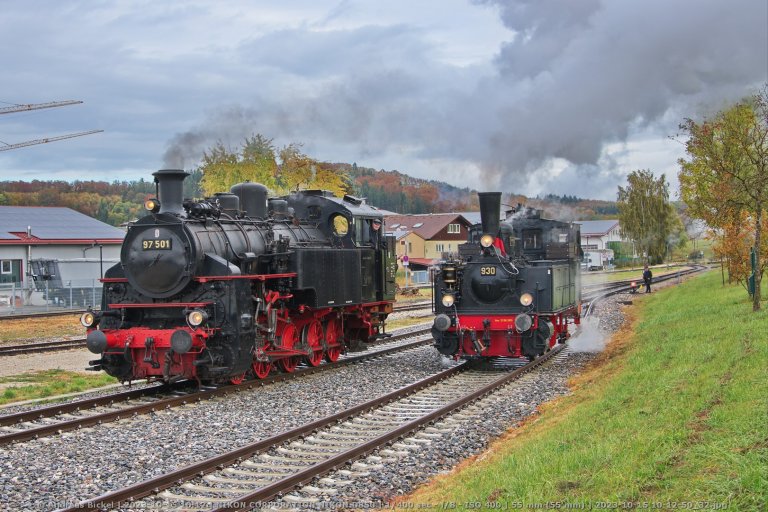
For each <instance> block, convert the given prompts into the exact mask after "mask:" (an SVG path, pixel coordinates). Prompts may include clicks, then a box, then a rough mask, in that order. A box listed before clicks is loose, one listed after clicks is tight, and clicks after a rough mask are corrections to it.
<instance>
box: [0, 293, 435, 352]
mask: <svg viewBox="0 0 768 512" xmlns="http://www.w3.org/2000/svg"><path fill="white" fill-rule="evenodd" d="M431 306H432V303H431V302H419V303H415V304H407V305H404V306H399V307H396V308H395V309H394V311H393V313H400V312H406V311H418V310H422V309H426V308H430V307H431ZM72 313H77V311H74V312H68V313H67V314H72ZM13 318H18V317H13ZM84 347H85V338H84V337H83V338H74V339H70V340H51V341H41V342H33V343H16V344H13V345H0V357H3V356H17V355H21V354H40V353H44V352H57V351H60V350H71V349H74V348H84Z"/></svg>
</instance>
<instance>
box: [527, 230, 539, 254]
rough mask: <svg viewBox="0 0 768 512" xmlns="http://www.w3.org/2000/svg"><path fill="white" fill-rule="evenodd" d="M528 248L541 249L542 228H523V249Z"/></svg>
mask: <svg viewBox="0 0 768 512" xmlns="http://www.w3.org/2000/svg"><path fill="white" fill-rule="evenodd" d="M527 249H541V230H540V229H524V230H523V250H527Z"/></svg>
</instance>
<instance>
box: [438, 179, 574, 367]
mask: <svg viewBox="0 0 768 512" xmlns="http://www.w3.org/2000/svg"><path fill="white" fill-rule="evenodd" d="M479 197H480V214H481V225H479V226H476V227H474V228H473V229H472V231H471V232H470V235H469V240H468V242H467V243H466V244H463V245H461V246H460V247H459V254H458V257H454V258H451V259H449V260H448V261H445V262H443V263H441V265H440V268H439V270H438V272H437V273H436V277H435V281H434V297H435V302H434V306H433V307H434V310H435V313H436V316H435V319H434V324H433V327H432V336H433V337H434V339H435V346H436V347H437V349H438V350H439V351H440V352H441V353H442V354H445V355H447V356H452V357H455V358H466V359H469V358H489V357H526V358H528V359H533V358H535V357H536V356H538V355H541V354H543V353H544V352H546V351H547V350H549V349H550V348H552V347H553V346H554V345H555V344H556V343H558V342H564V341H565V340H566V339H567V338H568V337H569V332H568V325H569V324H570V323H575V324H578V323H579V319H580V310H581V277H580V273H579V270H580V269H579V262H580V259H581V258H580V255H581V247H580V242H581V240H580V232H579V229H578V227H577V226H574V225H572V224H570V223H566V222H559V221H555V220H548V219H543V218H541V211H540V210H533V209H531V208H525V207H519V208H518V209H517V210H513V211H511V212H510V213H511V215H510V216H508V217H507V219H506V220H505V221H503V222H500V207H501V193H500V192H487V193H480V194H479Z"/></svg>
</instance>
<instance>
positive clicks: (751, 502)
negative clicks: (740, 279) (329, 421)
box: [406, 272, 768, 511]
mask: <svg viewBox="0 0 768 512" xmlns="http://www.w3.org/2000/svg"><path fill="white" fill-rule="evenodd" d="M635 303H636V304H637V306H636V309H635V310H634V311H633V313H632V314H633V315H637V318H638V320H637V321H636V323H635V325H634V330H635V332H636V335H634V336H631V335H629V334H630V333H629V332H627V333H625V334H624V335H622V336H618V337H616V338H615V340H616V341H614V342H612V344H611V345H609V349H608V352H607V353H606V354H604V357H603V359H604V361H603V364H601V365H599V366H597V367H595V368H594V369H592V370H591V371H589V372H587V373H586V374H585V375H583V376H581V377H579V378H578V379H575V382H574V385H575V389H574V393H573V394H572V395H569V396H567V397H564V398H562V399H560V400H557V401H555V402H554V403H552V404H549V405H548V406H545V407H544V408H543V411H542V415H541V416H539V417H538V418H536V419H534V420H531V421H529V422H528V423H527V424H526V425H525V426H524V427H523V428H522V429H520V430H519V431H517V432H514V433H513V434H512V435H511V436H510V437H509V438H508V439H507V440H505V441H501V442H499V443H497V444H496V445H494V447H493V448H492V450H491V454H490V455H489V456H488V457H486V458H485V460H483V461H482V462H475V463H471V464H468V465H467V466H466V467H465V468H464V470H462V471H460V472H458V473H454V474H453V475H449V476H447V477H444V478H441V479H438V480H437V481H436V482H435V483H434V484H433V485H430V486H428V487H425V488H423V489H420V490H419V491H418V492H417V493H415V495H414V496H412V497H409V498H407V499H406V501H408V502H411V501H413V502H416V503H422V504H430V505H435V504H441V503H449V504H450V503H456V504H457V507H458V508H469V507H465V506H463V504H466V503H468V502H479V503H480V504H481V505H485V504H487V503H489V502H493V501H494V500H496V501H497V503H499V504H507V505H510V504H516V503H522V504H523V506H525V507H528V506H530V505H533V506H535V505H536V504H540V503H546V502H564V503H569V504H576V503H587V504H592V506H593V507H592V508H596V507H595V504H596V503H597V502H610V503H624V502H640V503H649V504H660V505H661V506H662V508H665V509H672V508H678V509H682V508H683V507H687V508H688V509H690V508H692V506H693V505H695V504H698V509H700V510H703V509H705V508H709V509H712V508H713V507H721V508H722V507H726V506H727V507H728V509H729V510H739V511H741V510H746V511H752V510H766V496H768V417H767V415H768V379H766V369H767V368H766V366H767V362H768V313H766V311H765V310H763V311H762V312H760V313H758V314H754V313H752V312H751V308H750V305H749V302H748V300H747V297H746V295H745V294H744V291H743V289H742V288H740V287H736V286H733V287H725V288H723V287H722V286H721V285H720V276H719V273H717V272H710V273H708V274H706V275H704V276H702V277H700V278H697V279H693V280H690V281H688V282H687V283H684V284H683V285H681V286H677V287H672V288H666V289H664V290H661V291H659V292H656V293H654V294H653V295H650V296H648V297H643V298H641V299H640V300H636V301H635ZM746 355H749V356H751V357H750V358H745V357H744V356H746ZM497 507H498V505H497ZM488 508H490V507H488Z"/></svg>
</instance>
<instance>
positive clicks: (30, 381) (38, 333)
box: [0, 315, 117, 405]
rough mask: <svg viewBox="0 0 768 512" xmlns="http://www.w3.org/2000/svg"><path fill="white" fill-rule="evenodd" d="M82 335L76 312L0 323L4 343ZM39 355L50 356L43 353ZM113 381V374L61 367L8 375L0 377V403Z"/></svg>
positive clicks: (96, 386)
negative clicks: (84, 371)
mask: <svg viewBox="0 0 768 512" xmlns="http://www.w3.org/2000/svg"><path fill="white" fill-rule="evenodd" d="M83 334H84V329H83V326H82V325H80V316H79V315H72V316H71V317H70V316H61V317H52V318H48V319H36V318H29V319H19V320H3V321H2V322H0V341H3V342H5V343H19V342H22V341H25V340H27V341H28V340H38V339H56V338H61V337H63V336H82V335H83ZM82 350H85V348H83V349H82ZM22 357H34V356H22ZM40 357H52V356H51V355H50V354H44V355H41V356H40ZM116 382H117V380H116V379H115V378H114V377H110V376H108V375H107V374H105V373H87V374H86V373H80V372H70V371H65V370H60V369H54V370H45V371H38V372H30V373H25V374H17V375H9V376H5V377H0V405H5V404H9V403H13V402H20V401H23V400H31V399H37V398H52V397H55V396H57V395H63V394H67V393H77V392H80V391H86V390H88V389H93V388H98V387H102V386H106V385H108V384H114V383H116Z"/></svg>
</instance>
